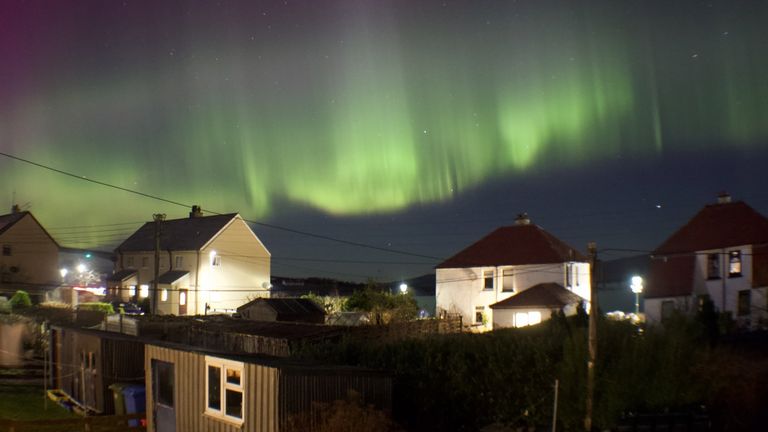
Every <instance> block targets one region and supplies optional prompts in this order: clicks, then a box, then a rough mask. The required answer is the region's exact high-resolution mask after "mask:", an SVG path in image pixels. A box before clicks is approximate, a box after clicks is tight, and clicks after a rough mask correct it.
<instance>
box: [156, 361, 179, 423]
mask: <svg viewBox="0 0 768 432" xmlns="http://www.w3.org/2000/svg"><path fill="white" fill-rule="evenodd" d="M175 387H176V386H175V382H174V375H173V363H168V362H164V361H160V360H154V359H153V360H152V414H153V418H154V419H155V431H157V432H176V409H175V393H176V391H175V390H176V388H175Z"/></svg>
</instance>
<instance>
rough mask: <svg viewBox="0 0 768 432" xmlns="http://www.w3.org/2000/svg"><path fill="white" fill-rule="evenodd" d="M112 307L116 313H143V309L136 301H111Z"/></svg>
mask: <svg viewBox="0 0 768 432" xmlns="http://www.w3.org/2000/svg"><path fill="white" fill-rule="evenodd" d="M112 307H113V308H115V312H116V313H120V314H124V315H144V311H143V310H141V308H140V307H139V306H138V305H137V304H136V303H129V302H120V301H116V302H112Z"/></svg>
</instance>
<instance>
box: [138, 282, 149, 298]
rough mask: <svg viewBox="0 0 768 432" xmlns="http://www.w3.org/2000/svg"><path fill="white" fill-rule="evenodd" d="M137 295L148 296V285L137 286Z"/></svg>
mask: <svg viewBox="0 0 768 432" xmlns="http://www.w3.org/2000/svg"><path fill="white" fill-rule="evenodd" d="M139 297H141V298H146V297H149V285H140V286H139Z"/></svg>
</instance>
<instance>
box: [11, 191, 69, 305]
mask: <svg viewBox="0 0 768 432" xmlns="http://www.w3.org/2000/svg"><path fill="white" fill-rule="evenodd" d="M60 282H61V276H60V274H59V245H58V243H56V241H55V240H54V239H53V238H52V237H51V236H50V234H48V232H47V231H46V230H45V228H43V226H42V225H40V222H38V221H37V219H35V217H34V216H32V213H30V212H28V211H21V210H20V209H19V207H18V206H16V205H14V206H13V208H12V209H11V213H9V214H6V215H0V295H6V296H8V297H10V296H11V295H13V293H15V292H16V290H24V291H27V292H28V293H29V294H30V295H32V296H36V297H39V298H40V299H42V298H44V297H45V296H46V294H48V293H49V292H50V291H51V290H53V289H55V288H57V287H58V286H59V284H60Z"/></svg>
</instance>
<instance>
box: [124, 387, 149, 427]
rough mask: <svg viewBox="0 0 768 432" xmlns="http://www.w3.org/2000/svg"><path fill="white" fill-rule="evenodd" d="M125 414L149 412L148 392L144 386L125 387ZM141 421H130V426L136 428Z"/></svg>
mask: <svg viewBox="0 0 768 432" xmlns="http://www.w3.org/2000/svg"><path fill="white" fill-rule="evenodd" d="M123 398H124V400H125V413H126V414H136V413H143V412H146V411H147V390H146V389H145V387H144V386H143V385H127V386H125V387H123ZM138 425H139V420H129V421H128V426H130V427H136V426H138Z"/></svg>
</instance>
